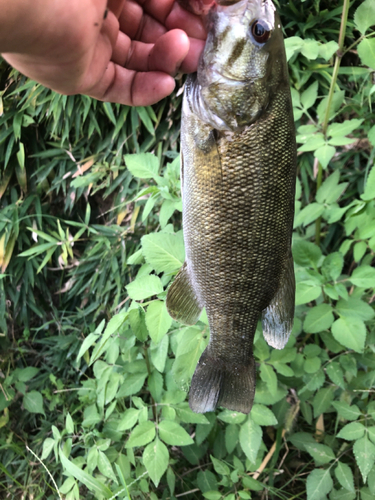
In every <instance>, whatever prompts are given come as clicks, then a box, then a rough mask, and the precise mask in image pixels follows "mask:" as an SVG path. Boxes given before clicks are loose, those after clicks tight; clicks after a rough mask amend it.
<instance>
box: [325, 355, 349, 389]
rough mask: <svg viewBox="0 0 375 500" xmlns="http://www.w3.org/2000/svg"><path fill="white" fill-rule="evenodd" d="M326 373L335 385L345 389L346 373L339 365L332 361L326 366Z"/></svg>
mask: <svg viewBox="0 0 375 500" xmlns="http://www.w3.org/2000/svg"><path fill="white" fill-rule="evenodd" d="M326 372H327V375H328V377H329V378H330V379H331V380H332V382H333V383H334V384H336V385H337V386H338V387H341V389H345V380H344V372H343V371H342V368H341V366H340V364H339V363H336V362H335V361H332V363H329V364H328V365H327V366H326Z"/></svg>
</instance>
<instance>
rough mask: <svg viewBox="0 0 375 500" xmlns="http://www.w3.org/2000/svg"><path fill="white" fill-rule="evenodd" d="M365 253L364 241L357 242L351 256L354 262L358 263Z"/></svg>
mask: <svg viewBox="0 0 375 500" xmlns="http://www.w3.org/2000/svg"><path fill="white" fill-rule="evenodd" d="M366 251H367V243H366V242H364V241H359V242H358V243H356V244H355V245H354V248H353V254H354V262H359V261H360V260H362V257H363V256H364V255H365V253H366Z"/></svg>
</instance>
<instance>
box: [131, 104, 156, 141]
mask: <svg viewBox="0 0 375 500" xmlns="http://www.w3.org/2000/svg"><path fill="white" fill-rule="evenodd" d="M135 109H136V111H137V113H138V116H139V118H140V119H141V120H142V122H143V125H144V126H145V127H146V129H147V131H148V133H149V134H151V135H155V127H154V125H153V123H152V121H151V118H150V116H149V114H148V112H147V111H148V108H144V107H142V106H137V107H136V108H135ZM151 109H152V108H151Z"/></svg>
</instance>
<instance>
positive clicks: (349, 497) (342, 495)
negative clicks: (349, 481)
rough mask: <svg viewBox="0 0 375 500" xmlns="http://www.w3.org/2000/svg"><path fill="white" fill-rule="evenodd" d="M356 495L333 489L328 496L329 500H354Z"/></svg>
mask: <svg viewBox="0 0 375 500" xmlns="http://www.w3.org/2000/svg"><path fill="white" fill-rule="evenodd" d="M356 498H357V493H353V492H352V491H348V490H345V489H344V488H340V489H339V490H335V489H333V490H332V491H331V494H330V495H329V500H355V499H356Z"/></svg>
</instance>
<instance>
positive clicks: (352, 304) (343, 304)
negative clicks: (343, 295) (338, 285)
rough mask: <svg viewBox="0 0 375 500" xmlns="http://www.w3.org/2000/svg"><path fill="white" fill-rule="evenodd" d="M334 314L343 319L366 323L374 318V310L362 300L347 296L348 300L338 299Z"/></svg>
mask: <svg viewBox="0 0 375 500" xmlns="http://www.w3.org/2000/svg"><path fill="white" fill-rule="evenodd" d="M336 312H337V313H338V314H339V315H340V316H341V317H345V318H353V319H360V320H363V321H368V320H370V319H372V318H373V317H374V316H375V312H374V309H373V308H372V307H371V306H370V305H369V304H367V303H366V302H364V301H363V300H361V299H359V298H357V297H353V296H349V297H348V300H344V299H340V300H339V301H338V302H337V304H336Z"/></svg>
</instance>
